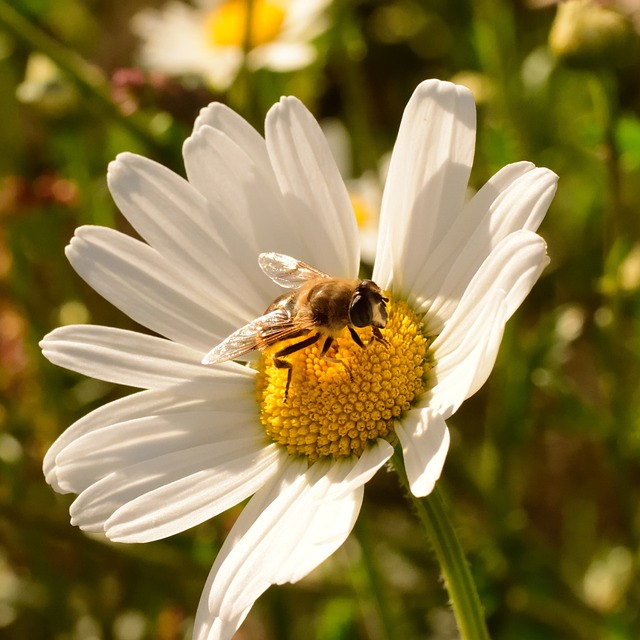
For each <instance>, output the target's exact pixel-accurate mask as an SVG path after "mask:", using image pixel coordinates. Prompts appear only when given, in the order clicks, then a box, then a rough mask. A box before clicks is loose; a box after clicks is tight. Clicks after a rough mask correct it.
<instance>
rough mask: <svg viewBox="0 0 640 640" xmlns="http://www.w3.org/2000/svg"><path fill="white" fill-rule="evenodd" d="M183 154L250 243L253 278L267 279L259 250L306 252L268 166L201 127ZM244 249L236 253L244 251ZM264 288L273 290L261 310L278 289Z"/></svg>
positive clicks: (197, 181)
mask: <svg viewBox="0 0 640 640" xmlns="http://www.w3.org/2000/svg"><path fill="white" fill-rule="evenodd" d="M184 158H185V166H186V168H187V175H188V176H189V180H190V182H191V183H192V184H193V185H195V186H196V187H197V188H198V190H199V191H200V192H201V193H202V194H203V195H205V196H206V198H207V199H208V201H209V202H214V203H215V204H216V207H217V209H218V210H219V211H224V212H225V215H226V216H228V218H229V219H230V220H231V221H232V224H233V225H234V227H235V228H236V230H237V232H238V236H239V237H241V238H242V239H243V240H244V241H245V242H246V244H247V248H246V249H245V250H244V255H246V260H244V262H245V263H247V265H248V267H249V268H250V271H248V272H247V275H248V276H249V277H250V278H251V279H252V280H259V279H260V278H263V274H262V273H261V272H260V270H259V268H258V263H257V260H256V259H255V258H256V256H258V254H260V253H264V252H268V251H277V252H279V253H285V254H287V255H292V256H298V255H300V253H301V252H302V251H304V246H303V245H301V244H300V243H299V241H298V239H297V237H296V236H295V235H294V234H291V233H290V228H291V223H290V221H289V216H288V215H287V207H286V203H285V201H284V198H283V197H282V194H281V193H280V188H279V186H278V184H277V182H276V179H275V176H274V174H273V170H272V168H271V165H270V164H269V165H267V166H262V165H259V164H258V163H257V162H256V160H255V158H252V157H251V156H249V155H248V154H247V152H246V150H244V149H242V148H241V147H240V146H239V145H238V144H237V143H236V142H234V141H233V140H232V139H231V138H229V137H228V136H227V135H226V134H225V133H223V132H221V131H219V130H217V129H213V128H212V127H208V126H200V127H199V128H198V130H197V132H196V133H194V134H193V135H192V136H191V137H190V138H189V139H188V140H187V141H186V142H185V145H184ZM213 176H215V180H212V177H213ZM240 251H242V249H239V251H238V253H237V254H236V255H242V253H240ZM264 291H265V292H270V293H269V294H268V296H267V294H266V293H265V303H264V304H263V306H262V308H261V309H260V311H262V310H264V308H265V307H266V306H267V304H268V303H269V302H271V300H272V299H273V298H275V297H276V296H277V295H278V293H280V292H279V291H278V287H275V286H273V284H272V283H269V282H264ZM266 297H268V298H269V299H268V300H266Z"/></svg>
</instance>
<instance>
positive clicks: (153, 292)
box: [42, 80, 557, 640]
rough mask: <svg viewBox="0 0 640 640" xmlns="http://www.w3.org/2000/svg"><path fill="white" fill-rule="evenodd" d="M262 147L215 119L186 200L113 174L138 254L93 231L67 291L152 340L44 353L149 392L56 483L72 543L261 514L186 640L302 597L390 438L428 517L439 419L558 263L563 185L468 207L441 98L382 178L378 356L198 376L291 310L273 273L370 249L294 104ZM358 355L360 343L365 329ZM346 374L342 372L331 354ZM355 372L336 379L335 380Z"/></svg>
mask: <svg viewBox="0 0 640 640" xmlns="http://www.w3.org/2000/svg"><path fill="white" fill-rule="evenodd" d="M265 132H266V133H265V138H262V137H261V136H260V135H259V134H258V133H257V132H256V131H255V130H254V129H253V128H251V127H250V126H249V125H248V124H247V123H246V122H245V121H244V120H243V119H242V118H241V117H239V116H238V115H236V114H235V113H234V112H233V111H231V110H230V109H228V108H227V107H225V106H223V105H221V104H212V105H210V106H209V107H207V108H206V109H204V110H203V111H202V112H201V114H200V116H199V118H198V119H197V121H196V123H195V128H194V131H193V134H192V136H191V137H190V138H189V139H188V140H187V141H186V143H185V145H184V160H185V165H186V171H187V176H188V180H185V179H183V178H181V177H179V176H178V175H176V174H174V173H173V172H171V171H170V170H169V169H166V168H164V167H162V166H161V165H158V164H156V163H155V162H152V161H151V160H148V159H145V158H142V157H139V156H135V155H131V154H124V155H121V156H119V157H118V159H117V160H116V161H115V162H114V163H113V164H112V165H111V166H110V168H109V186H110V189H111V192H112V194H113V197H114V199H115V201H116V203H117V204H118V206H119V207H120V209H121V210H122V212H123V214H124V215H125V216H126V217H127V219H128V221H129V222H130V223H131V224H132V226H133V227H134V228H135V229H136V231H137V232H138V233H139V234H140V236H141V237H142V238H143V239H144V242H143V241H139V240H136V239H134V238H132V237H129V236H127V235H124V234H122V233H119V232H117V231H114V230H112V229H107V228H103V227H90V226H88V227H81V228H80V229H78V231H77V232H76V235H75V237H74V238H73V240H72V241H71V244H70V245H69V247H68V249H67V255H68V257H69V260H70V261H71V263H72V265H73V266H74V268H75V269H76V270H77V271H78V273H79V274H80V275H81V276H82V277H83V278H84V279H85V280H86V281H87V282H88V283H89V284H90V285H91V286H92V287H94V288H95V289H96V290H97V291H98V292H99V293H100V294H101V295H103V296H104V297H105V298H106V299H107V300H109V301H110V302H111V303H112V304H114V305H115V306H117V307H118V308H120V309H121V310H122V311H123V312H125V313H126V314H127V315H129V316H130V317H131V318H132V319H133V320H135V321H136V322H138V323H140V324H142V325H145V326H146V327H148V328H149V329H150V330H151V331H153V332H155V333H156V334H158V336H163V337H158V336H156V335H153V336H152V335H144V334H141V333H136V332H133V331H126V330H122V329H115V328H111V327H102V326H91V325H76V326H66V327H62V328H59V329H56V330H55V331H53V332H52V333H50V334H49V335H48V336H47V337H46V338H44V340H43V341H42V347H43V351H44V354H45V355H46V357H47V358H49V359H50V360H51V361H52V362H54V363H56V364H58V365H60V366H63V367H66V368H68V369H71V370H73V371H76V372H79V373H82V374H84V375H88V376H91V377H94V378H98V379H101V380H106V381H110V382H113V383H117V384H124V385H129V386H132V387H137V388H141V389H144V390H143V391H141V392H138V393H134V394H132V395H130V396H128V397H125V398H123V399H122V400H118V401H116V402H112V403H110V404H108V405H106V406H104V407H102V408H100V409H97V410H95V411H93V412H92V413H90V414H88V415H87V416H85V417H84V418H82V419H81V420H79V421H78V422H76V423H75V424H74V425H72V426H71V427H70V428H69V429H67V431H66V432H65V433H64V434H62V436H60V438H59V439H58V440H57V441H56V443H54V445H53V446H52V447H51V449H50V451H49V452H48V454H47V456H46V458H45V461H44V471H45V474H46V478H47V480H48V482H50V483H51V485H52V486H53V487H54V488H55V489H56V490H57V491H60V492H73V493H78V494H79V496H78V498H77V499H76V500H75V502H74V503H73V505H72V507H71V516H72V523H73V524H75V525H77V526H79V527H81V528H82V529H83V530H85V531H90V532H105V533H106V535H107V536H108V537H109V538H110V539H112V540H115V541H120V542H147V541H151V540H156V539H159V538H163V537H166V536H169V535H172V534H174V533H178V532H180V531H183V530H185V529H187V528H189V527H192V526H194V525H196V524H198V523H200V522H202V521H204V520H206V519H208V518H211V517H213V516H215V515H217V514H219V513H220V512H222V511H224V510H226V509H228V508H229V507H231V506H233V505H236V504H238V503H239V502H241V501H242V500H244V499H246V498H248V497H249V496H251V495H253V497H252V498H251V500H250V501H249V502H248V504H247V506H246V507H245V509H244V510H243V512H242V514H241V516H240V517H239V519H238V520H237V522H236V524H235V525H234V527H233V529H232V531H231V532H230V534H229V536H228V538H227V540H226V541H225V543H224V545H223V546H222V549H221V550H220V553H219V554H218V557H217V559H216V561H215V563H214V566H213V568H212V570H211V573H210V575H209V579H208V580H207V583H206V586H205V589H204V593H203V595H202V599H201V602H200V605H199V608H198V613H197V616H196V621H195V631H194V634H195V637H196V638H197V639H199V640H203V639H205V638H207V639H209V640H212V639H214V638H215V639H220V638H231V636H232V635H233V633H234V632H235V630H236V629H237V628H238V627H239V625H240V624H241V623H242V621H243V619H244V618H245V616H246V615H247V613H248V611H249V609H250V608H251V606H252V604H253V602H254V601H255V600H256V598H257V597H258V596H259V595H260V594H261V593H263V592H264V591H265V590H266V589H267V588H268V586H269V585H271V584H281V583H285V582H295V581H297V580H299V579H300V578H302V577H303V576H305V575H306V574H307V573H309V572H310V571H311V570H312V569H313V568H315V567H316V566H317V565H318V564H320V563H321V562H322V561H323V560H324V559H325V558H327V557H328V556H329V555H330V554H331V553H333V552H334V551H335V550H336V549H337V548H338V547H339V546H340V545H341V544H342V542H343V541H344V540H345V539H346V537H347V536H348V534H349V532H350V531H351V529H352V527H353V525H354V522H355V519H356V517H357V514H358V512H359V509H360V505H361V502H362V498H363V490H364V484H365V483H366V482H367V481H368V480H369V479H370V478H371V477H372V476H373V475H374V474H375V472H376V471H377V470H378V469H379V468H380V467H381V466H382V465H384V464H385V462H386V461H387V460H388V459H389V457H390V456H391V454H392V452H393V447H392V444H390V443H394V442H395V439H396V437H397V440H398V441H399V444H400V447H401V449H402V452H403V455H404V460H405V465H406V469H407V474H408V476H409V481H410V485H411V489H412V491H413V493H414V494H415V495H417V496H424V495H427V494H428V493H429V492H430V491H431V490H432V489H433V486H434V483H435V482H436V480H437V478H438V477H439V475H440V472H441V469H442V466H443V464H444V460H445V457H446V454H447V449H448V446H449V432H448V429H447V425H446V422H445V421H446V420H447V418H449V417H450V416H451V415H452V414H453V413H454V412H455V411H456V410H457V409H458V407H459V406H460V404H461V403H462V402H463V401H464V400H465V399H466V398H468V397H469V396H470V395H471V394H473V393H474V392H475V391H476V390H477V389H478V388H479V387H480V386H481V385H482V384H483V383H484V381H485V380H486V378H487V377H488V375H489V372H490V371H491V368H492V366H493V364H494V360H495V358H496V354H497V352H498V347H499V344H500V341H501V337H502V333H503V329H504V326H505V323H506V321H507V320H508V318H509V317H510V316H511V314H512V313H513V312H514V311H515V310H516V309H517V307H518V306H519V305H520V303H521V302H522V300H523V299H524V297H525V296H526V295H527V293H528V292H529V290H530V289H531V287H532V286H533V284H534V283H535V282H536V280H537V278H538V276H539V275H540V273H541V271H542V269H543V268H544V266H545V265H546V263H547V256H546V248H545V243H544V241H543V240H542V238H540V237H539V236H538V235H537V234H536V233H535V230H536V228H537V227H538V225H539V224H540V222H541V220H542V218H543V217H544V215H545V212H546V210H547V208H548V206H549V203H550V202H551V199H552V198H553V194H554V192H555V188H556V179H557V178H556V176H555V175H554V174H553V173H552V172H551V171H549V170H547V169H542V168H536V167H534V166H533V165H532V164H530V163H527V162H520V163H516V164H512V165H509V166H507V167H505V168H504V169H502V170H501V171H499V172H498V173H497V174H496V175H495V176H494V177H493V178H492V179H491V180H490V181H489V182H488V183H487V184H486V185H485V186H484V187H483V188H482V189H480V191H478V193H477V194H476V195H475V196H474V197H473V199H472V200H471V201H470V202H468V203H466V204H465V202H464V196H465V192H466V187H467V181H468V178H469V172H470V169H471V164H472V160H473V151H474V143H475V106H474V102H473V98H472V96H471V94H470V93H469V91H468V90H466V89H465V88H463V87H459V86H456V85H453V84H450V83H446V82H439V81H435V80H430V81H427V82H424V83H423V84H421V85H420V86H419V87H418V88H417V89H416V91H415V93H414V95H413V96H412V98H411V100H410V102H409V104H408V106H407V108H406V110H405V113H404V116H403V119H402V124H401V126H400V131H399V134H398V139H397V142H396V145H395V148H394V151H393V155H392V158H391V162H390V166H389V174H388V179H387V184H386V187H385V191H384V197H383V200H382V210H381V214H380V233H379V240H378V248H377V252H376V262H375V267H374V272H373V279H374V281H375V282H376V283H377V284H378V285H380V287H382V289H384V290H385V291H386V292H388V296H389V298H390V301H389V320H388V323H387V325H386V327H385V328H384V329H383V330H382V332H383V335H384V338H385V340H386V341H387V342H388V344H384V343H382V342H378V341H374V342H372V344H371V345H369V346H368V347H367V348H366V349H362V348H360V347H359V346H357V345H356V344H355V342H354V340H353V339H352V338H351V337H350V335H349V333H348V331H347V330H346V329H345V330H344V331H343V334H344V335H343V336H341V337H339V338H338V339H337V340H336V343H335V344H336V345H337V349H336V354H338V355H339V357H340V362H328V361H327V360H326V359H322V358H321V357H320V356H319V351H318V347H317V346H315V345H314V346H311V347H308V348H306V349H304V350H301V351H297V352H296V353H295V354H293V355H291V356H290V357H289V358H288V360H289V361H290V362H291V364H292V365H293V379H292V382H291V388H290V393H289V397H288V401H287V403H286V404H285V403H284V401H283V387H284V384H285V378H286V370H284V369H276V368H275V367H274V366H273V361H272V358H271V355H270V353H269V352H267V353H266V354H263V355H262V356H261V357H260V360H259V361H258V363H257V365H256V366H249V365H247V364H240V363H238V362H225V363H223V364H220V365H214V366H204V365H202V364H201V360H202V358H203V356H204V355H205V354H207V353H208V352H209V351H210V349H211V348H212V347H213V346H215V345H216V344H218V343H219V342H220V341H221V340H223V339H224V338H225V337H226V336H228V335H229V334H230V333H232V332H233V331H235V330H236V329H238V328H239V327H242V326H243V325H245V324H247V323H249V322H250V321H252V320H253V319H255V318H256V317H258V316H260V315H261V314H262V313H263V312H264V310H265V308H266V307H267V306H268V305H269V304H270V303H271V302H272V300H273V299H274V298H275V297H276V296H278V295H279V294H281V293H282V292H283V289H281V288H280V287H278V286H277V285H275V284H274V283H273V282H271V281H270V280H269V279H268V278H267V277H266V276H265V274H264V273H262V271H261V270H260V267H259V266H258V260H257V257H258V255H259V254H260V253H261V252H268V251H274V252H280V253H284V254H287V255H291V256H295V257H296V258H298V259H300V260H304V261H305V262H307V263H309V264H311V265H313V266H315V267H316V268H318V269H320V270H322V271H324V272H325V273H327V274H330V275H331V276H332V277H345V278H356V277H357V274H358V267H359V262H360V256H359V242H358V231H357V227H356V222H355V217H354V214H353V209H352V207H351V203H350V200H349V196H348V193H347V190H346V188H345V185H344V182H343V180H342V178H341V177H340V174H339V172H338V169H337V167H336V165H335V162H334V161H333V158H332V157H331V153H330V151H329V147H328V145H327V142H326V139H325V138H324V136H323V135H322V133H321V130H320V128H319V126H318V124H317V123H316V121H315V120H314V119H313V117H312V116H311V115H310V113H309V112H308V111H307V110H306V109H305V107H304V106H303V105H302V104H301V103H300V102H299V101H298V100H296V99H295V98H283V99H282V100H281V101H280V102H279V103H278V104H276V105H275V106H274V107H273V108H272V109H271V110H270V111H269V113H268V115H267V119H266V126H265ZM358 333H359V334H360V335H361V336H362V339H363V341H365V342H368V341H369V340H370V339H371V329H370V328H366V329H359V330H358ZM330 354H333V352H330ZM344 365H347V366H348V369H347V366H344Z"/></svg>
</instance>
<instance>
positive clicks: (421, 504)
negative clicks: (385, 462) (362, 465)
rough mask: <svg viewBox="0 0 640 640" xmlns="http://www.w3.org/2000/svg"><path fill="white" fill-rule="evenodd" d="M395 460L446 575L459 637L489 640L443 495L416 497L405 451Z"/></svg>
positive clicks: (399, 453) (478, 602)
mask: <svg viewBox="0 0 640 640" xmlns="http://www.w3.org/2000/svg"><path fill="white" fill-rule="evenodd" d="M392 461H393V466H394V468H395V470H396V472H397V474H398V476H399V477H400V481H401V482H402V485H403V486H404V487H405V489H406V490H407V493H408V494H409V496H410V498H411V500H412V502H413V506H414V508H415V510H416V513H417V514H418V517H419V518H420V521H421V522H422V525H423V526H424V528H425V531H426V532H427V535H428V536H429V540H430V542H431V544H432V545H433V549H434V551H435V554H436V556H437V558H438V562H439V564H440V569H441V570H442V573H443V575H444V579H445V585H446V588H447V591H448V593H449V598H450V600H451V605H452V606H453V613H454V615H455V618H456V623H457V625H458V629H459V631H460V637H461V638H462V640H489V633H488V631H487V626H486V623H485V620H484V612H483V609H482V605H481V603H480V598H479V596H478V591H477V590H476V586H475V583H474V582H473V578H472V576H471V571H470V570H469V563H468V562H467V560H466V558H465V555H464V551H463V550H462V546H461V545H460V541H459V540H458V537H457V535H456V532H455V529H454V528H453V525H452V523H451V521H450V519H449V516H448V515H447V509H446V506H445V503H444V499H443V497H442V495H441V494H440V492H439V491H438V488H437V487H436V488H435V489H434V490H433V492H432V493H431V494H430V495H429V496H427V497H426V498H416V497H415V496H414V495H413V494H412V493H411V491H410V488H409V481H408V479H407V474H406V471H405V468H404V461H403V458H402V453H401V452H399V451H398V450H396V452H395V453H394V455H393V458H392Z"/></svg>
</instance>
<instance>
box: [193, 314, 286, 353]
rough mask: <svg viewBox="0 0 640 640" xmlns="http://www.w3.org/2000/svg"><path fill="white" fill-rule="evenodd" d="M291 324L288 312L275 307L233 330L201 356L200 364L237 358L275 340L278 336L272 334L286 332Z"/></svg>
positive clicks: (277, 334)
mask: <svg viewBox="0 0 640 640" xmlns="http://www.w3.org/2000/svg"><path fill="white" fill-rule="evenodd" d="M291 326H292V323H291V316H290V315H289V312H288V311H286V310H285V309H275V310H274V311H271V312H269V313H267V314H265V315H263V316H260V317H259V318H256V319H255V320H253V321H251V322H250V323H249V324H245V325H244V327H241V328H240V329H238V330H237V331H234V332H233V333H232V334H231V335H230V336H229V337H227V338H225V339H224V340H223V341H222V342H221V343H220V344H219V345H218V346H217V347H214V348H213V349H211V351H209V353H207V355H206V356H205V357H204V358H202V364H219V363H221V362H226V361H227V360H234V359H235V358H239V357H240V356H242V355H244V354H245V353H249V352H250V351H254V350H255V349H263V348H264V347H267V346H269V345H270V344H273V343H274V342H277V340H279V339H280V338H279V337H277V338H274V336H279V335H280V333H281V332H286V331H287V330H288V329H290V328H291Z"/></svg>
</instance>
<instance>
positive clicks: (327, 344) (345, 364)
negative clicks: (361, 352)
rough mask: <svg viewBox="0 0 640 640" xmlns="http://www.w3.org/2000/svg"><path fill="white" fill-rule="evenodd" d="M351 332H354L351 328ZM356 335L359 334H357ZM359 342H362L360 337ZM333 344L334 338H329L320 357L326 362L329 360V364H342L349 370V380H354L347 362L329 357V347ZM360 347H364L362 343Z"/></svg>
mask: <svg viewBox="0 0 640 640" xmlns="http://www.w3.org/2000/svg"><path fill="white" fill-rule="evenodd" d="M349 330H350V331H352V329H351V327H349ZM354 333H355V332H354ZM356 335H358V334H357V333H356ZM358 340H360V337H358ZM332 344H333V338H332V337H331V336H328V337H327V339H326V340H325V341H324V344H323V345H322V351H320V357H321V358H324V359H325V360H328V361H329V362H337V363H338V364H341V365H342V366H343V367H344V368H345V369H346V370H347V373H348V374H349V378H351V380H353V373H351V369H350V368H349V365H347V363H346V362H344V361H342V360H340V359H339V358H330V357H329V356H328V355H327V351H329V347H330V346H331V345H332ZM360 346H361V347H364V345H363V344H362V342H360Z"/></svg>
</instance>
